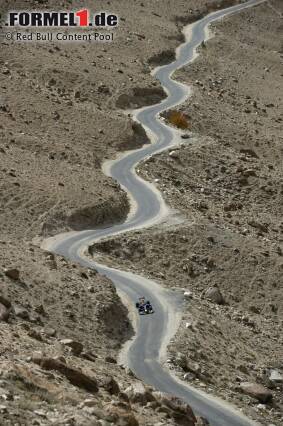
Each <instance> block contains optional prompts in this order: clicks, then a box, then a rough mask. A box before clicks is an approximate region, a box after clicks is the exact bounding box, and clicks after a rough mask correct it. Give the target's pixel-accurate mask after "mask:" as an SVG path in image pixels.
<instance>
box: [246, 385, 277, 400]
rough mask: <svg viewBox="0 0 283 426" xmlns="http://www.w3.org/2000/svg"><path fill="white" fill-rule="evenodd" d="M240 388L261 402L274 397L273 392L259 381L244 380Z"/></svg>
mask: <svg viewBox="0 0 283 426" xmlns="http://www.w3.org/2000/svg"><path fill="white" fill-rule="evenodd" d="M240 388H241V390H242V392H243V393H245V394H246V395H249V396H251V397H252V398H255V399H257V400H258V401H260V402H263V403H266V402H269V401H271V399H272V392H271V391H270V390H269V389H267V388H265V387H264V386H262V385H260V384H258V383H250V382H242V383H241V384H240Z"/></svg>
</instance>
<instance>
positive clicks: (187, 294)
mask: <svg viewBox="0 0 283 426" xmlns="http://www.w3.org/2000/svg"><path fill="white" fill-rule="evenodd" d="M192 297H193V293H192V292H191V291H190V290H186V291H185V292H184V298H185V299H192Z"/></svg>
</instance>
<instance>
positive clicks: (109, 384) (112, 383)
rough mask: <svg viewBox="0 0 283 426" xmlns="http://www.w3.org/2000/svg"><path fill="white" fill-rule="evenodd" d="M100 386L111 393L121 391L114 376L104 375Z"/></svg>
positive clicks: (114, 393) (115, 393) (116, 393)
mask: <svg viewBox="0 0 283 426" xmlns="http://www.w3.org/2000/svg"><path fill="white" fill-rule="evenodd" d="M100 386H101V387H103V388H104V389H105V390H107V392H109V393H110V394H111V395H118V394H119V392H120V388H119V385H118V383H117V382H116V380H114V379H113V377H112V376H107V377H104V378H103V379H102V380H101V383H100Z"/></svg>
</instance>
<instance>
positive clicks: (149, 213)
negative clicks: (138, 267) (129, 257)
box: [43, 0, 262, 426]
mask: <svg viewBox="0 0 283 426" xmlns="http://www.w3.org/2000/svg"><path fill="white" fill-rule="evenodd" d="M261 2H262V1H259V0H250V1H248V2H247V3H244V4H240V5H236V6H233V7H230V8H228V9H225V10H220V11H217V12H215V13H212V14H210V15H208V16H206V17H205V18H203V19H201V20H199V21H198V22H196V23H194V24H192V25H190V26H188V27H187V28H186V29H185V31H184V33H185V35H186V38H187V41H186V42H185V43H184V44H182V45H181V46H180V47H179V48H178V49H177V52H176V60H175V61H174V62H172V63H170V64H169V65H165V66H162V67H158V68H156V69H155V71H154V75H155V77H156V78H157V79H158V80H159V81H160V82H161V84H162V86H163V87H164V89H165V91H166V93H167V94H168V97H167V98H166V99H165V100H163V101H162V102H161V103H159V104H156V105H153V106H149V107H145V108H142V109H140V110H137V111H134V113H133V116H134V119H135V120H137V121H139V122H140V123H141V124H142V125H143V126H144V128H145V130H146V131H148V133H149V135H150V137H151V140H152V142H153V143H152V144H151V145H149V146H145V147H143V148H141V149H138V150H136V151H131V152H127V153H125V154H124V155H122V156H120V157H119V158H118V159H116V160H114V161H112V162H108V163H106V164H105V165H104V171H105V173H107V174H108V175H109V176H112V177H113V178H114V179H115V180H117V181H118V182H119V183H120V185H121V186H122V187H123V188H124V189H125V191H127V193H128V195H129V197H130V199H131V202H132V209H131V212H130V215H129V217H128V219H127V220H126V221H125V222H124V223H120V224H115V225H113V226H111V227H107V228H104V229H96V230H86V231H82V232H73V233H66V234H62V235H60V236H57V237H55V238H51V239H48V240H46V241H45V242H44V244H43V247H44V248H45V249H48V250H49V251H53V252H55V253H57V254H60V255H63V256H65V257H66V258H68V259H70V260H72V261H76V262H78V263H80V264H82V265H84V266H86V267H88V268H95V269H97V270H98V272H100V273H101V274H103V275H106V276H107V277H109V278H110V279H111V280H112V281H113V283H114V284H115V286H116V288H117V289H118V290H119V291H121V292H122V294H125V295H126V297H127V300H130V301H131V302H132V303H133V306H134V305H135V302H136V301H137V300H138V298H139V297H140V296H145V298H146V299H149V300H150V301H151V303H152V305H153V307H154V309H155V313H154V314H152V315H145V316H141V317H138V318H137V331H136V335H135V338H134V340H133V342H132V343H131V345H130V347H129V349H128V352H127V360H128V365H129V367H130V368H131V369H132V370H133V372H134V373H135V374H136V375H137V376H138V377H139V378H141V379H142V380H143V381H144V382H146V383H148V384H150V385H152V386H154V387H155V388H156V389H158V390H160V391H164V392H168V393H170V394H174V395H176V396H178V397H180V398H182V399H183V400H184V401H186V402H187V403H189V404H190V406H191V407H192V408H193V410H194V411H195V412H196V413H197V414H198V415H202V416H204V417H206V418H207V419H208V420H209V422H210V424H211V425H212V426H249V425H252V424H255V423H254V422H252V421H250V420H248V419H247V418H246V417H244V416H243V415H242V414H241V413H240V412H239V411H236V410H235V409H234V408H233V407H232V406H229V405H227V404H226V403H225V402H223V401H220V400H216V399H214V398H212V397H211V396H209V395H207V394H205V393H203V392H200V391H198V390H196V389H194V388H192V387H190V386H188V385H186V384H185V383H181V382H180V381H178V380H177V379H175V378H174V377H173V376H171V375H170V373H169V372H168V371H166V369H164V368H163V367H162V362H161V358H162V354H163V355H164V353H165V349H166V345H167V344H168V342H169V340H170V338H172V337H173V335H174V333H175V331H176V329H175V328H176V324H177V320H176V317H177V316H178V313H179V312H180V309H181V297H180V294H178V293H177V292H173V291H169V290H165V289H163V288H162V287H161V286H160V285H158V284H156V283H155V282H153V281H150V280H147V279H145V278H143V277H141V276H138V275H134V274H132V273H129V272H124V271H121V270H117V269H114V268H109V267H107V266H104V265H101V264H98V263H97V262H95V261H92V260H91V259H89V258H88V257H87V256H86V255H85V254H84V253H85V252H86V251H87V247H88V246H89V245H90V244H91V243H94V242H96V241H98V240H99V239H101V238H105V237H109V236H113V235H115V234H118V233H122V232H126V231H130V230H134V229H141V228H145V227H149V226H151V225H154V224H156V223H158V222H160V221H161V220H163V219H165V218H166V216H167V215H168V214H169V209H168V208H167V206H166V205H165V203H164V201H163V199H162V197H161V194H160V193H159V192H158V191H157V189H156V188H155V187H154V185H152V184H150V183H148V182H145V181H144V180H142V179H141V178H140V177H139V176H137V175H136V173H135V168H136V166H137V165H138V163H139V162H140V161H142V160H144V159H145V158H147V157H149V156H151V155H153V154H155V153H157V152H160V151H162V150H165V149H168V148H169V147H170V146H174V145H176V144H177V143H178V142H180V132H179V131H176V130H174V129H172V128H170V127H168V126H166V125H165V124H164V123H163V122H162V121H160V120H159V118H158V115H159V114H160V113H161V112H162V111H164V110H166V109H168V108H172V107H174V106H176V105H178V104H180V103H182V102H183V101H184V100H185V99H186V98H187V97H188V96H189V94H190V89H189V88H188V87H187V86H185V85H183V84H181V83H179V82H176V81H174V80H173V79H171V75H172V73H173V72H174V71H175V70H176V69H178V68H180V67H182V66H183V65H185V64H188V63H190V62H191V61H193V60H194V59H195V57H196V48H197V46H198V45H199V44H200V43H201V42H202V41H204V40H206V39H207V38H208V37H209V34H208V31H207V28H208V25H209V24H210V23H211V22H213V21H215V20H217V19H220V18H222V17H224V16H227V15H230V14H232V13H236V12H240V11H241V10H243V9H244V8H246V7H251V6H255V5H257V4H259V3H261ZM137 315H138V314H137Z"/></svg>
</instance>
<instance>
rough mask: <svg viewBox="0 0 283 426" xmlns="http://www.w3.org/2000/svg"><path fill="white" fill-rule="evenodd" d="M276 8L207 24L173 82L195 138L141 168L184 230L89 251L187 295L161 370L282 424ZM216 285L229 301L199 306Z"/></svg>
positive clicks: (132, 238)
mask: <svg viewBox="0 0 283 426" xmlns="http://www.w3.org/2000/svg"><path fill="white" fill-rule="evenodd" d="M282 12H283V9H282V2H280V1H273V2H268V4H267V5H262V6H259V7H257V8H254V9H251V10H248V11H245V12H243V13H241V14H240V15H236V16H234V17H232V18H229V19H226V20H224V21H223V22H221V23H218V24H216V25H213V30H214V32H215V34H216V37H215V38H214V39H212V40H210V41H209V42H208V43H207V44H206V47H203V48H201V49H200V56H199V58H198V59H197V61H196V62H195V63H194V64H193V65H191V66H189V67H185V68H184V69H183V70H180V71H179V72H178V73H176V75H175V77H176V78H178V79H180V80H181V81H184V82H186V83H188V84H192V85H193V97H192V99H190V100H189V101H187V102H185V104H184V105H182V106H181V107H180V110H182V111H183V112H184V113H185V114H186V115H187V117H188V120H189V122H190V124H191V130H192V133H193V135H194V136H197V139H193V140H192V141H190V139H186V140H185V139H184V144H183V146H182V147H181V148H180V149H176V150H174V151H175V154H174V155H173V156H169V154H168V153H163V154H160V155H158V156H156V157H155V158H153V159H151V160H150V161H149V162H146V163H145V164H144V165H143V166H142V167H141V168H140V169H141V175H142V176H143V177H145V178H146V179H148V180H151V181H155V182H156V185H157V186H158V187H159V189H160V190H161V192H162V194H163V195H164V197H165V199H166V200H167V202H168V204H169V205H170V206H172V207H174V208H177V209H178V210H179V211H180V212H181V213H182V216H183V217H184V223H182V224H181V225H179V226H172V227H171V228H168V229H167V228H166V227H165V226H164V227H161V228H159V229H156V228H153V229H150V230H147V231H143V232H142V233H141V232H135V233H133V234H131V235H128V236H122V237H120V238H117V239H115V240H114V241H110V242H102V243H101V244H99V245H96V249H97V250H98V254H99V256H101V255H103V256H105V254H106V255H107V256H108V257H107V259H108V262H111V263H113V262H114V263H115V265H117V264H118V265H122V264H123V265H125V268H129V269H133V270H136V271H137V272H139V273H142V274H144V275H146V276H150V277H151V278H154V279H156V280H157V281H159V282H160V283H161V284H162V285H164V286H168V287H181V288H184V289H188V290H191V291H192V293H193V299H192V301H190V302H185V305H184V316H183V323H182V325H181V327H180V330H179V332H178V333H177V335H176V338H175V340H174V342H173V343H172V345H171V346H170V348H169V352H170V356H169V359H170V362H169V363H168V365H169V366H170V368H172V369H173V370H175V371H177V374H178V375H179V376H180V377H183V376H184V373H185V372H188V371H191V372H193V373H194V374H192V375H191V376H190V377H189V381H191V383H192V384H194V385H196V386H200V387H201V388H203V389H206V390H207V391H209V392H211V393H213V394H218V395H220V396H222V397H224V398H226V399H227V400H229V401H232V402H233V403H235V404H236V405H238V406H239V407H241V408H243V409H244V411H245V412H246V413H248V414H249V415H250V416H251V417H253V418H255V419H258V420H260V421H261V422H262V423H263V424H266V425H267V424H270V423H272V424H276V425H278V426H279V425H280V424H281V423H282V420H283V418H282V407H283V401H282V384H278V385H277V386H276V385H274V384H273V383H272V382H270V380H269V379H268V377H269V372H270V369H272V368H276V369H278V370H279V371H281V372H282V371H283V366H282V354H283V349H282V348H283V346H282V343H283V342H282V333H281V330H282V324H283V323H282V312H283V299H282V290H281V287H282V268H283V258H282V253H283V243H282V241H283V240H282V225H283V224H282V183H283V175H282V95H281V92H282V91H280V89H281V88H282V76H283V74H282V54H283V51H282V40H281V39H280V34H282V18H281V15H282ZM109 255H110V256H109ZM212 285H218V287H219V288H220V290H221V292H222V294H223V296H224V299H225V305H221V306H219V305H216V304H213V303H211V302H209V301H207V300H206V299H205V297H204V291H205V290H206V289H207V288H208V287H210V286H212ZM186 323H188V328H186ZM242 381H252V382H258V383H262V384H264V385H265V386H267V387H269V388H270V389H271V390H272V392H273V403H271V404H267V405H266V406H265V407H260V406H258V401H256V400H254V399H252V398H250V397H247V396H244V395H243V394H242V392H241V390H240V389H239V384H240V382H242Z"/></svg>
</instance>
